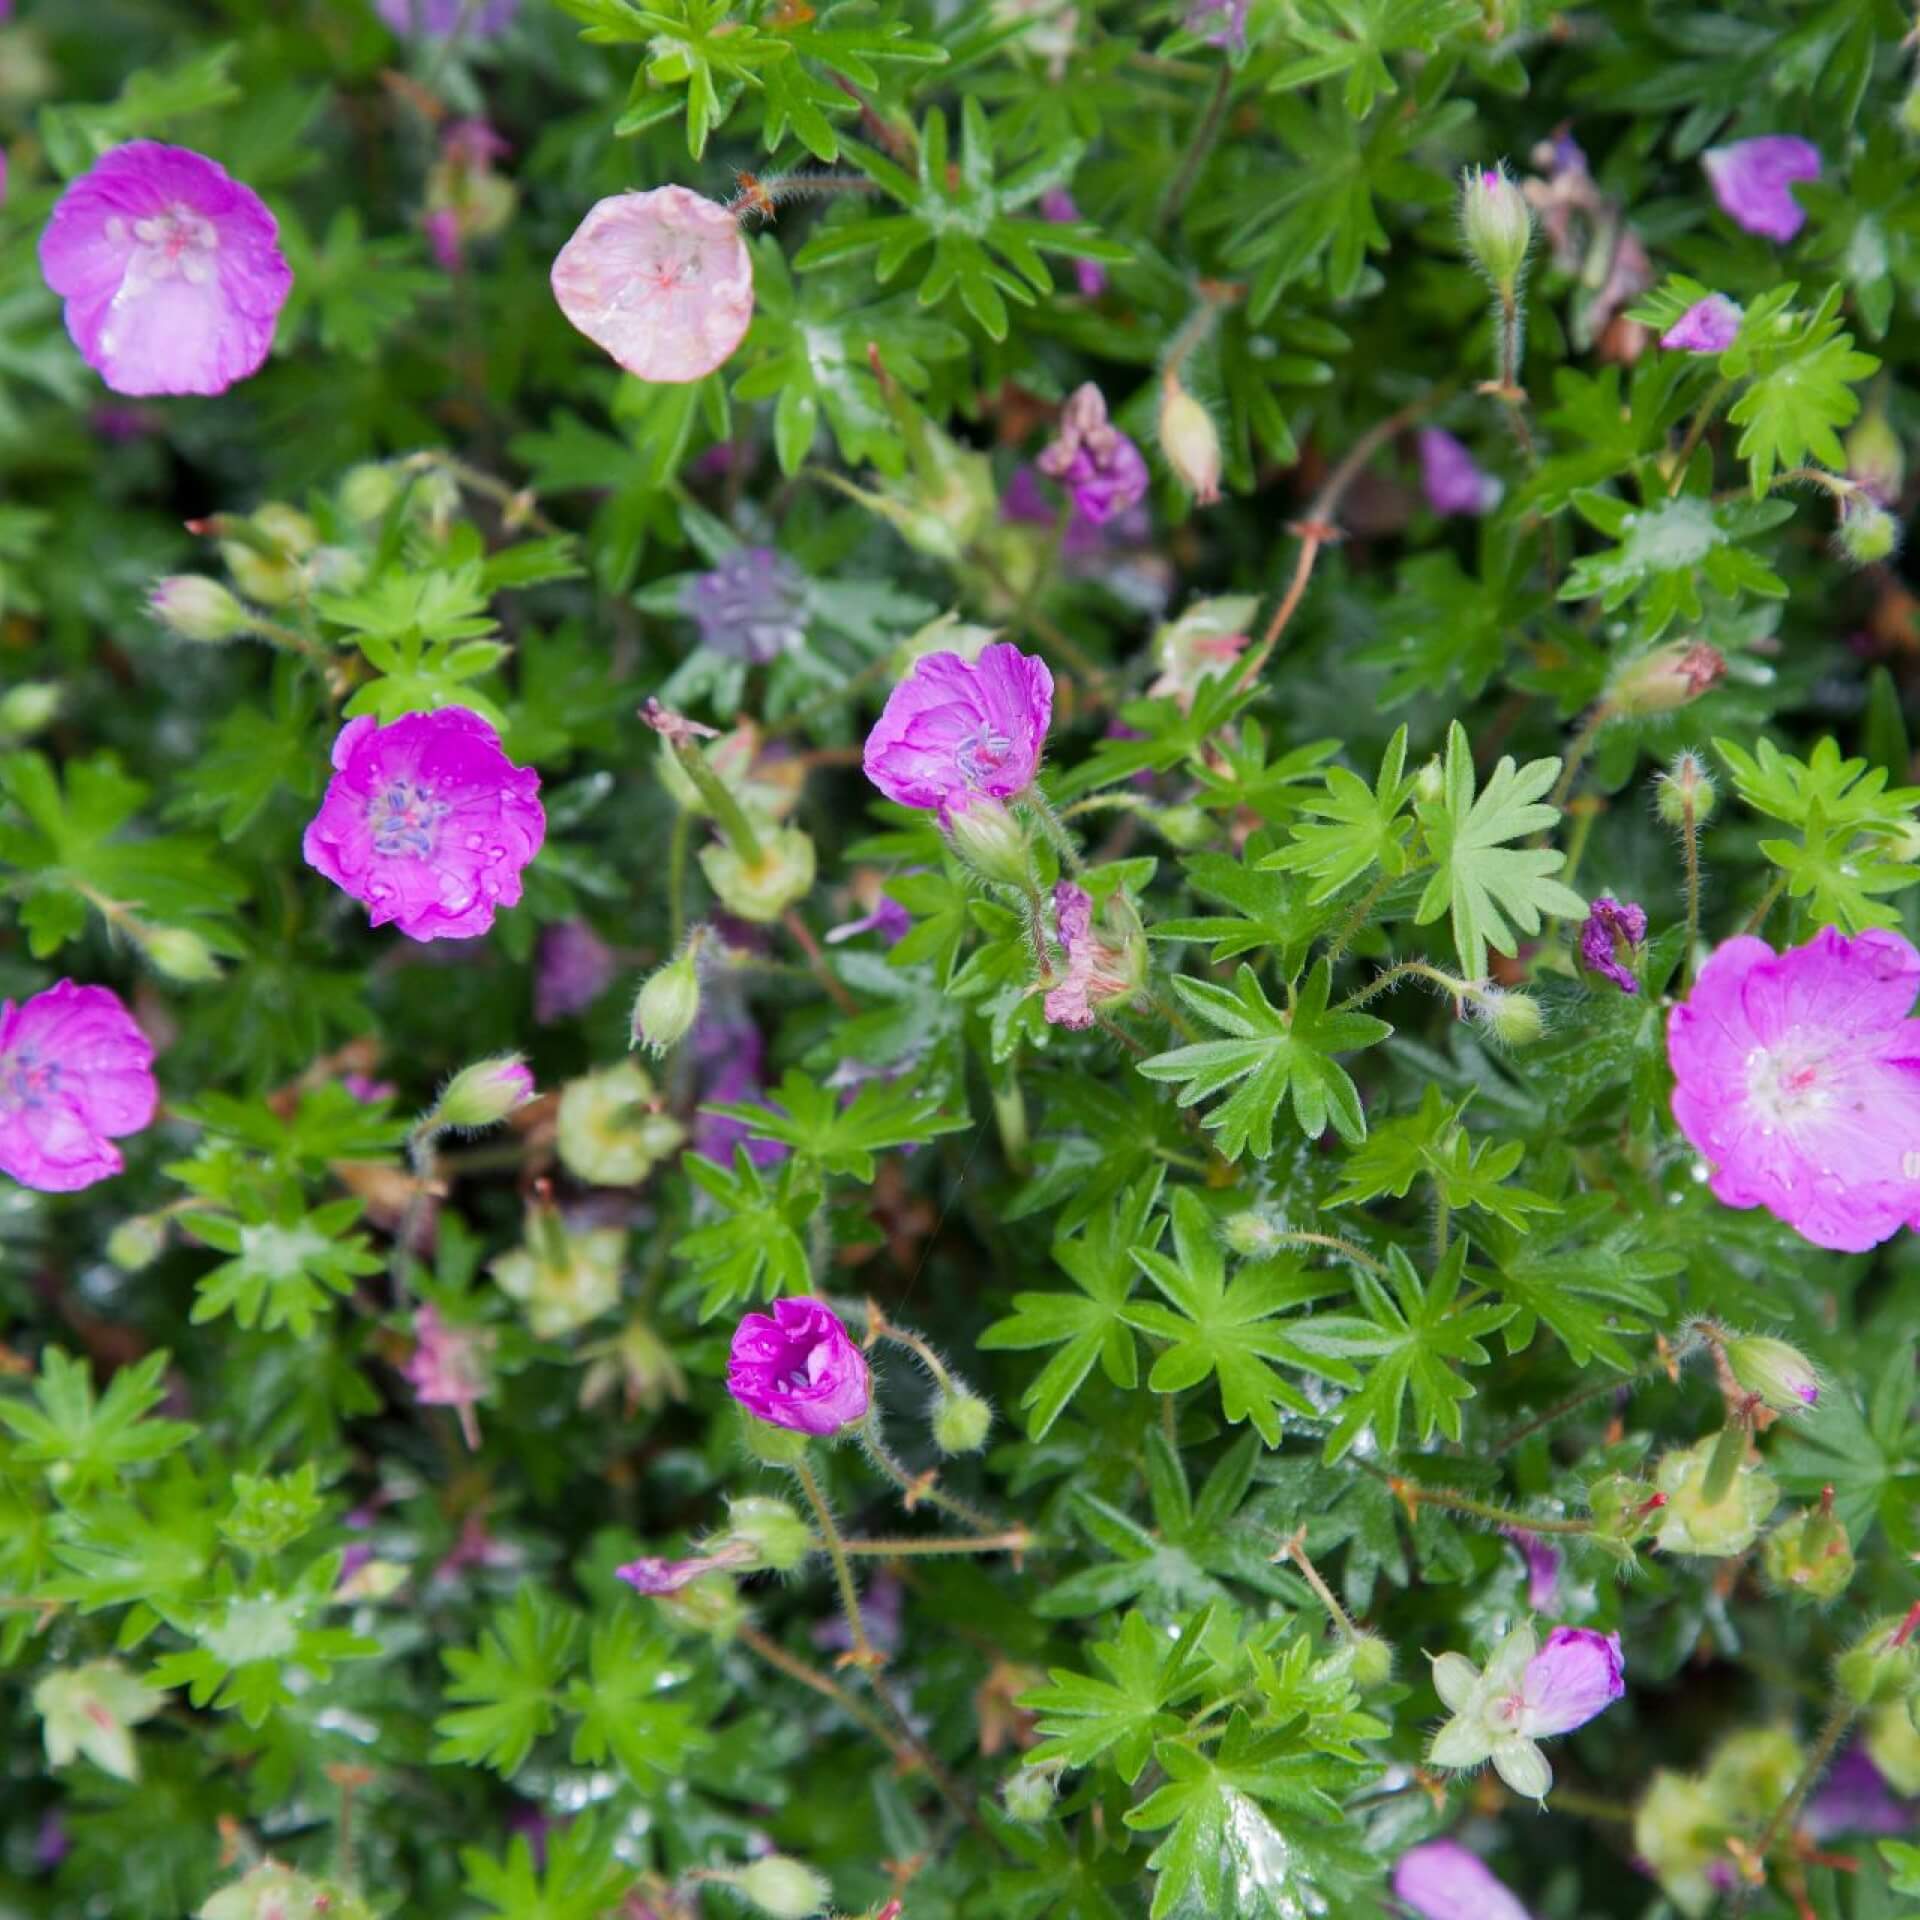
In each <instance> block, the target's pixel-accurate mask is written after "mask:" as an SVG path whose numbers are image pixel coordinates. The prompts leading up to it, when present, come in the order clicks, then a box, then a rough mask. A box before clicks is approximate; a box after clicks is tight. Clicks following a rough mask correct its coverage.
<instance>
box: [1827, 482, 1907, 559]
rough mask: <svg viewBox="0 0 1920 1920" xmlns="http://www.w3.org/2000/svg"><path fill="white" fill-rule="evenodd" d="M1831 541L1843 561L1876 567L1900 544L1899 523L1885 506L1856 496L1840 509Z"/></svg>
mask: <svg viewBox="0 0 1920 1920" xmlns="http://www.w3.org/2000/svg"><path fill="white" fill-rule="evenodd" d="M1834 539H1835V541H1836V543H1837V544H1838V546H1839V548H1840V553H1841V557H1842V558H1843V559H1846V560H1850V561H1852V562H1853V564H1854V565H1855V566H1856V567H1871V566H1876V565H1878V564H1879V562H1880V561H1882V560H1885V559H1887V558H1889V557H1890V556H1891V555H1892V553H1893V550H1894V548H1895V547H1897V546H1898V545H1899V544H1900V523H1899V521H1897V520H1896V519H1895V518H1894V517H1893V515H1892V514H1890V513H1889V512H1888V511H1887V510H1886V508H1885V507H1879V506H1875V505H1874V503H1873V502H1872V501H1871V500H1868V499H1866V498H1865V497H1864V496H1861V495H1856V496H1855V497H1854V498H1853V499H1851V500H1849V501H1848V502H1847V504H1846V505H1845V506H1844V507H1842V508H1841V509H1840V524H1839V525H1838V526H1837V527H1836V528H1835V529H1834Z"/></svg>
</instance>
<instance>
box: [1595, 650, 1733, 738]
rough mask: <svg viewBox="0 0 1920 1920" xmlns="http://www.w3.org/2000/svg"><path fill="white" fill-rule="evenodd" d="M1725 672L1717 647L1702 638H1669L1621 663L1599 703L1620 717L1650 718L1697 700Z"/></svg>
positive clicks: (1723, 658)
mask: <svg viewBox="0 0 1920 1920" xmlns="http://www.w3.org/2000/svg"><path fill="white" fill-rule="evenodd" d="M1726 672H1727V662H1726V656H1725V655H1724V654H1722V653H1721V652H1720V650H1719V648H1718V647H1710V646H1708V645H1707V643H1706V642H1705V641H1704V640H1670V641H1669V642H1668V643H1667V644H1666V645H1665V646H1664V647H1655V648H1654V649H1653V650H1652V651H1651V652H1650V653H1643V654H1641V655H1640V656H1639V658H1638V659H1635V660H1629V661H1628V662H1627V663H1626V664H1625V665H1624V666H1622V667H1621V668H1620V669H1619V670H1618V671H1617V672H1616V673H1615V674H1614V676H1613V680H1612V682H1611V683H1610V684H1609V686H1608V688H1607V691H1606V693H1605V694H1604V695H1603V696H1602V700H1601V704H1602V706H1603V707H1605V708H1606V709H1607V710H1608V711H1609V712H1611V713H1613V714H1616V715H1618V716H1619V717H1621V718H1622V719H1627V720H1646V719H1650V718H1652V717H1653V716H1654V715H1655V714H1661V713H1673V712H1675V711H1677V710H1678V709H1679V708H1681V707H1684V706H1686V705H1687V704H1688V703H1689V702H1690V701H1694V700H1697V699H1699V697H1700V696H1701V695H1702V694H1703V693H1705V692H1706V691H1707V689H1708V688H1709V687H1712V686H1715V685H1717V684H1718V683H1719V682H1720V681H1721V680H1723V679H1724V678H1725V677H1726Z"/></svg>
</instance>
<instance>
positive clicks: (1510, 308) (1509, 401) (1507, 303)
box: [1500, 286, 1535, 466]
mask: <svg viewBox="0 0 1920 1920" xmlns="http://www.w3.org/2000/svg"><path fill="white" fill-rule="evenodd" d="M1523 331H1524V330H1523V328H1522V325H1521V320H1520V296H1519V294H1518V293H1517V292H1516V291H1515V289H1514V288H1512V287H1510V286H1509V287H1502V288H1501V289H1500V402H1501V404H1502V405H1503V406H1504V407H1505V408H1506V410H1507V419H1508V420H1509V422H1510V423H1511V424H1512V427H1513V437H1514V439H1515V440H1517V441H1518V442H1519V443H1520V451H1521V452H1522V453H1523V454H1525V455H1526V457H1527V464H1528V465H1529V466H1531V465H1532V464H1533V462H1534V459H1535V454H1534V447H1533V429H1532V428H1531V427H1529V426H1528V425H1527V390H1526V388H1524V387H1523V386H1522V385H1521V384H1520V344H1521V339H1522V336H1523Z"/></svg>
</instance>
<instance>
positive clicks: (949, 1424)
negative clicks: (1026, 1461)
mask: <svg viewBox="0 0 1920 1920" xmlns="http://www.w3.org/2000/svg"><path fill="white" fill-rule="evenodd" d="M931 1424H932V1427H933V1444H934V1445H935V1446H936V1447H938V1448H939V1449H940V1451H941V1452H942V1453H946V1454H954V1453H977V1452H978V1451H979V1450H980V1449H981V1448H982V1447H983V1446H985V1445H986V1441H987V1432H988V1429H989V1428H991V1427H992V1425H993V1409H992V1408H991V1407H990V1406H988V1405H987V1403H986V1402H985V1401H984V1400H982V1399H981V1398H980V1396H979V1395H978V1394H977V1393H970V1392H968V1390H967V1389H966V1388H965V1387H964V1386H961V1385H960V1384H959V1383H958V1382H956V1383H955V1385H954V1387H953V1389H952V1390H951V1391H950V1392H949V1391H947V1390H945V1389H942V1391H941V1392H940V1393H939V1394H938V1395H937V1396H936V1397H935V1399H934V1403H933V1416H932V1421H931Z"/></svg>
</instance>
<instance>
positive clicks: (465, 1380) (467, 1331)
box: [401, 1306, 493, 1447]
mask: <svg viewBox="0 0 1920 1920" xmlns="http://www.w3.org/2000/svg"><path fill="white" fill-rule="evenodd" d="M413 1337H414V1342H415V1345H414V1349H413V1351H412V1353H410V1354H409V1355H408V1356H407V1360H406V1364H405V1365H404V1366H403V1367H402V1368H401V1372H402V1373H403V1374H404V1375H405V1376H406V1380H407V1384H408V1385H409V1386H410V1387H412V1389H413V1397H414V1398H415V1399H416V1400H418V1401H419V1402H420V1404H421V1405H422V1406H423V1407H456V1408H458V1409H459V1414H460V1432H461V1435H462V1437H463V1438H464V1439H465V1440H466V1443H467V1445H468V1446H469V1447H478V1446H479V1444H480V1423H479V1422H478V1421H477V1420H476V1419H475V1418H474V1412H473V1409H474V1406H475V1404H476V1402H478V1401H480V1400H484V1399H485V1398H486V1396H487V1393H488V1390H489V1388H490V1387H491V1385H492V1378H491V1369H490V1368H489V1366H488V1355H489V1354H491V1353H492V1351H493V1334H492V1332H491V1331H490V1330H489V1329H487V1328H485V1327H456V1326H449V1325H448V1323H447V1322H446V1321H445V1320H444V1319H442V1318H441V1315H440V1310H439V1308H437V1307H431V1306H428V1307H422V1308H421V1309H420V1310H419V1312H418V1313H416V1314H415V1315H414V1316H413Z"/></svg>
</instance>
